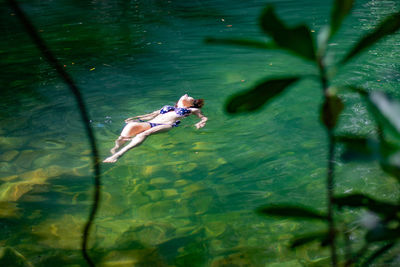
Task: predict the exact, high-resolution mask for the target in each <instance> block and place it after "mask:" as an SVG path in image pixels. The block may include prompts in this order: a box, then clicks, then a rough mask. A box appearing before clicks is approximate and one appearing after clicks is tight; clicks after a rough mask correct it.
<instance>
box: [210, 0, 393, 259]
mask: <svg viewBox="0 0 400 267" xmlns="http://www.w3.org/2000/svg"><path fill="white" fill-rule="evenodd" d="M354 2H355V1H354V0H335V1H334V3H333V8H332V13H331V20H330V24H329V25H328V26H326V27H324V28H322V30H321V31H320V33H319V34H318V42H316V41H315V40H314V39H313V36H312V35H311V30H310V29H309V28H308V27H307V26H306V25H298V26H294V27H288V26H286V24H285V23H284V22H283V21H282V20H281V19H280V18H279V17H278V16H277V14H276V13H275V11H274V8H273V7H272V6H267V7H266V8H265V10H264V11H263V12H262V14H261V17H260V27H261V29H262V30H263V32H264V33H265V34H266V35H267V36H268V37H270V38H271V39H272V41H270V42H263V41H258V40H247V39H243V38H242V39H234V38H230V39H217V38H208V39H206V42H207V43H212V44H229V45H240V46H244V47H249V48H260V49H267V50H268V49H269V50H271V49H281V50H285V51H288V52H290V53H291V54H293V55H294V56H298V57H300V58H303V59H305V60H309V61H312V62H313V63H314V64H315V65H316V67H317V68H318V69H319V80H320V81H321V87H322V93H323V96H324V102H323V104H322V106H321V109H320V118H321V122H322V123H323V125H324V126H325V129H326V132H327V135H328V139H329V144H330V149H329V152H328V167H327V192H328V200H329V203H328V207H327V215H323V213H319V212H317V211H315V210H313V209H312V208H309V207H302V206H296V205H274V204H272V205H271V204H270V205H267V206H264V207H262V208H260V209H259V210H258V212H259V213H261V214H263V215H269V216H277V217H285V218H292V219H303V220H319V221H322V222H327V225H328V230H327V231H323V232H315V233H306V234H304V235H302V236H298V237H295V238H294V239H293V240H292V243H291V245H290V246H291V247H292V248H295V247H298V246H301V245H305V244H308V243H310V242H314V241H318V242H319V243H320V245H321V246H327V245H328V246H330V247H331V264H332V266H338V265H340V264H343V266H351V265H360V266H368V265H370V264H371V263H372V262H374V261H375V260H377V259H378V258H379V257H380V256H382V255H383V254H385V253H388V251H390V249H392V248H393V247H394V246H395V245H396V244H397V243H398V242H399V241H400V202H399V201H397V202H393V203H392V202H387V201H382V200H379V199H375V198H372V197H370V196H368V195H365V194H361V193H352V194H345V195H340V196H334V185H335V184H334V180H333V177H334V176H333V175H334V167H333V166H334V152H335V148H336V147H337V144H343V145H344V150H343V152H342V154H341V158H342V160H344V162H349V161H354V160H363V161H378V162H379V163H380V165H381V167H382V169H383V170H384V171H385V172H386V173H388V174H389V175H391V176H393V177H395V178H396V179H397V181H399V182H400V147H399V146H398V145H397V144H396V142H394V140H395V141H400V101H399V100H397V99H394V98H392V97H391V96H389V95H388V94H386V93H384V92H376V91H372V90H366V89H363V88H360V87H356V86H352V85H346V86H342V85H336V86H332V85H330V82H331V80H332V78H333V77H331V76H328V75H327V73H332V71H331V70H334V69H340V67H343V66H344V65H345V64H346V63H348V62H350V60H351V59H352V58H354V57H356V56H358V55H359V54H360V53H361V52H363V51H365V50H366V49H368V48H369V47H370V46H372V45H374V44H376V43H377V42H378V41H380V40H381V39H383V38H385V37H387V36H388V35H391V34H393V33H395V32H397V31H398V30H399V29H400V12H397V13H394V14H392V15H390V16H388V17H387V18H385V19H383V21H382V22H381V23H379V24H378V25H377V26H376V27H375V28H374V29H373V30H372V31H370V32H368V33H367V34H365V35H364V36H363V37H362V38H361V39H360V40H359V41H358V42H356V44H355V45H354V46H353V48H351V49H350V51H349V52H348V53H347V54H346V56H345V57H344V58H343V59H342V60H341V61H339V62H340V63H339V65H336V66H327V64H326V62H327V51H326V50H327V47H328V43H329V41H330V39H331V38H332V37H333V36H334V35H335V33H336V32H337V31H338V30H339V29H340V27H341V24H342V21H343V20H344V19H345V18H346V16H347V15H349V14H350V12H351V9H352V7H353V5H354ZM305 78H308V77H307V76H303V77H290V76H288V77H279V78H269V79H268V80H266V81H263V82H261V83H259V84H258V85H256V86H255V87H253V88H250V89H249V90H246V91H243V92H239V93H237V94H235V95H233V96H232V97H230V98H229V99H228V101H227V104H226V111H227V112H229V113H243V112H252V111H255V110H258V109H259V108H261V107H263V106H264V105H265V104H266V103H268V102H270V101H272V100H273V98H275V97H276V96H278V95H280V94H282V93H283V92H284V91H285V90H287V89H288V88H290V87H291V86H292V85H293V84H295V82H297V81H299V80H300V79H305ZM338 89H344V91H345V92H352V93H356V94H359V95H360V96H361V97H362V98H363V99H364V100H365V101H366V103H367V105H368V110H369V111H370V113H371V114H372V115H373V117H374V119H375V123H376V136H368V137H366V136H361V135H354V134H348V133H335V130H336V128H335V127H336V125H337V122H338V120H339V118H340V114H341V112H342V110H343V108H344V104H343V101H342V100H341V98H342V97H341V96H339V95H338V92H339V91H342V90H338ZM344 208H350V209H362V210H365V211H366V212H365V213H364V215H361V217H360V224H361V225H362V226H363V231H364V242H365V245H364V247H362V248H361V249H359V250H358V251H356V252H353V250H352V244H351V240H350V239H349V238H348V233H347V230H346V229H349V228H351V227H349V226H350V225H352V224H354V223H355V222H354V221H350V222H346V221H345V220H344V219H343V218H342V217H343V216H340V213H339V212H340V210H342V209H344ZM334 214H335V215H336V216H334ZM339 224H340V225H342V226H341V227H339ZM338 237H343V239H344V240H346V242H347V243H348V244H347V245H346V246H345V250H346V253H345V255H344V256H343V257H342V258H341V259H340V260H337V257H338V255H337V251H336V249H335V247H336V245H337V244H336V243H339V242H338V241H337V239H338ZM391 260H392V261H393V260H396V256H395V257H392V258H391ZM386 263H387V264H390V262H386Z"/></svg>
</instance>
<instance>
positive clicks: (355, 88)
mask: <svg viewBox="0 0 400 267" xmlns="http://www.w3.org/2000/svg"><path fill="white" fill-rule="evenodd" d="M339 88H344V89H347V90H349V91H351V92H354V93H358V94H359V95H360V96H368V91H367V90H366V89H364V88H361V87H359V86H354V85H346V86H340V87H339Z"/></svg>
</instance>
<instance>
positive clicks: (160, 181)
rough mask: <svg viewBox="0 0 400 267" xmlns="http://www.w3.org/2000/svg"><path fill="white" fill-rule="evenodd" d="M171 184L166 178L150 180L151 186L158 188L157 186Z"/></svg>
mask: <svg viewBox="0 0 400 267" xmlns="http://www.w3.org/2000/svg"><path fill="white" fill-rule="evenodd" d="M170 182H171V181H170V180H168V179H167V178H164V177H158V178H153V179H151V180H150V184H151V185H156V186H157V185H164V184H168V183H170Z"/></svg>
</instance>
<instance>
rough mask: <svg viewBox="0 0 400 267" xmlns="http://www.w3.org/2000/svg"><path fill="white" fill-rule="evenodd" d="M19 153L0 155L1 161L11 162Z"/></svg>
mask: <svg viewBox="0 0 400 267" xmlns="http://www.w3.org/2000/svg"><path fill="white" fill-rule="evenodd" d="M18 154H19V152H18V151H17V150H9V151H6V152H4V153H3V154H1V155H0V161H11V160H13V159H14V158H15V157H16V156H17V155H18Z"/></svg>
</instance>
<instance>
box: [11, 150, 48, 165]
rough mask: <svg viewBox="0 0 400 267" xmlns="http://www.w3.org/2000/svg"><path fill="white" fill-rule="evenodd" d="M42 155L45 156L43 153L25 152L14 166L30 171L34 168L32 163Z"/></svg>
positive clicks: (19, 156) (16, 160)
mask: <svg viewBox="0 0 400 267" xmlns="http://www.w3.org/2000/svg"><path fill="white" fill-rule="evenodd" d="M41 155H43V152H42V151H35V150H24V151H22V152H21V153H20V154H19V155H18V157H17V158H16V159H15V161H14V164H15V165H17V166H19V167H22V168H25V169H29V168H30V167H31V166H32V162H33V161H34V160H35V159H37V158H38V157H40V156H41Z"/></svg>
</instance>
